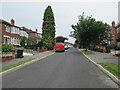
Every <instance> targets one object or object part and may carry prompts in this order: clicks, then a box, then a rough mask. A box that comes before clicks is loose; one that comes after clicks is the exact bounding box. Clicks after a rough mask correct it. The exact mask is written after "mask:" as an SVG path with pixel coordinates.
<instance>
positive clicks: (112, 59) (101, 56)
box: [86, 51, 120, 65]
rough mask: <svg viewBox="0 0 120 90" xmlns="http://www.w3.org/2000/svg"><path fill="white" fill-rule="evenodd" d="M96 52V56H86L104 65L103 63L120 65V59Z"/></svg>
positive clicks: (109, 54)
mask: <svg viewBox="0 0 120 90" xmlns="http://www.w3.org/2000/svg"><path fill="white" fill-rule="evenodd" d="M91 52H94V53H95V54H89V55H86V56H88V57H89V58H90V59H92V60H93V61H94V62H96V63H103V62H109V63H115V64H119V65H120V57H117V56H114V54H112V53H101V52H95V51H91Z"/></svg>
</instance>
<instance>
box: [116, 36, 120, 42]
mask: <svg viewBox="0 0 120 90" xmlns="http://www.w3.org/2000/svg"><path fill="white" fill-rule="evenodd" d="M117 42H120V34H118V36H117Z"/></svg>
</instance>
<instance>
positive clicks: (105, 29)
mask: <svg viewBox="0 0 120 90" xmlns="http://www.w3.org/2000/svg"><path fill="white" fill-rule="evenodd" d="M71 27H72V28H73V29H74V31H73V32H72V33H71V35H70V36H72V37H74V38H75V39H76V43H77V45H79V46H83V47H85V48H86V50H87V48H88V47H89V46H90V45H92V46H93V47H94V46H95V45H100V44H103V41H107V40H110V39H111V34H110V31H111V29H110V26H109V25H108V24H107V23H103V22H102V21H96V19H95V18H92V16H86V17H85V15H84V13H83V14H82V15H80V16H79V21H78V22H77V24H76V25H72V26H71Z"/></svg>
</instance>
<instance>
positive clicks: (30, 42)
mask: <svg viewBox="0 0 120 90" xmlns="http://www.w3.org/2000/svg"><path fill="white" fill-rule="evenodd" d="M38 40H40V38H38V37H28V38H27V39H26V43H27V47H30V48H32V49H33V48H34V47H35V46H36V45H37V43H38Z"/></svg>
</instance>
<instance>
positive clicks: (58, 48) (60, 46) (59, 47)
mask: <svg viewBox="0 0 120 90" xmlns="http://www.w3.org/2000/svg"><path fill="white" fill-rule="evenodd" d="M54 49H55V51H56V52H57V51H62V52H64V51H65V47H64V44H63V43H56V44H55V46H54Z"/></svg>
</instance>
